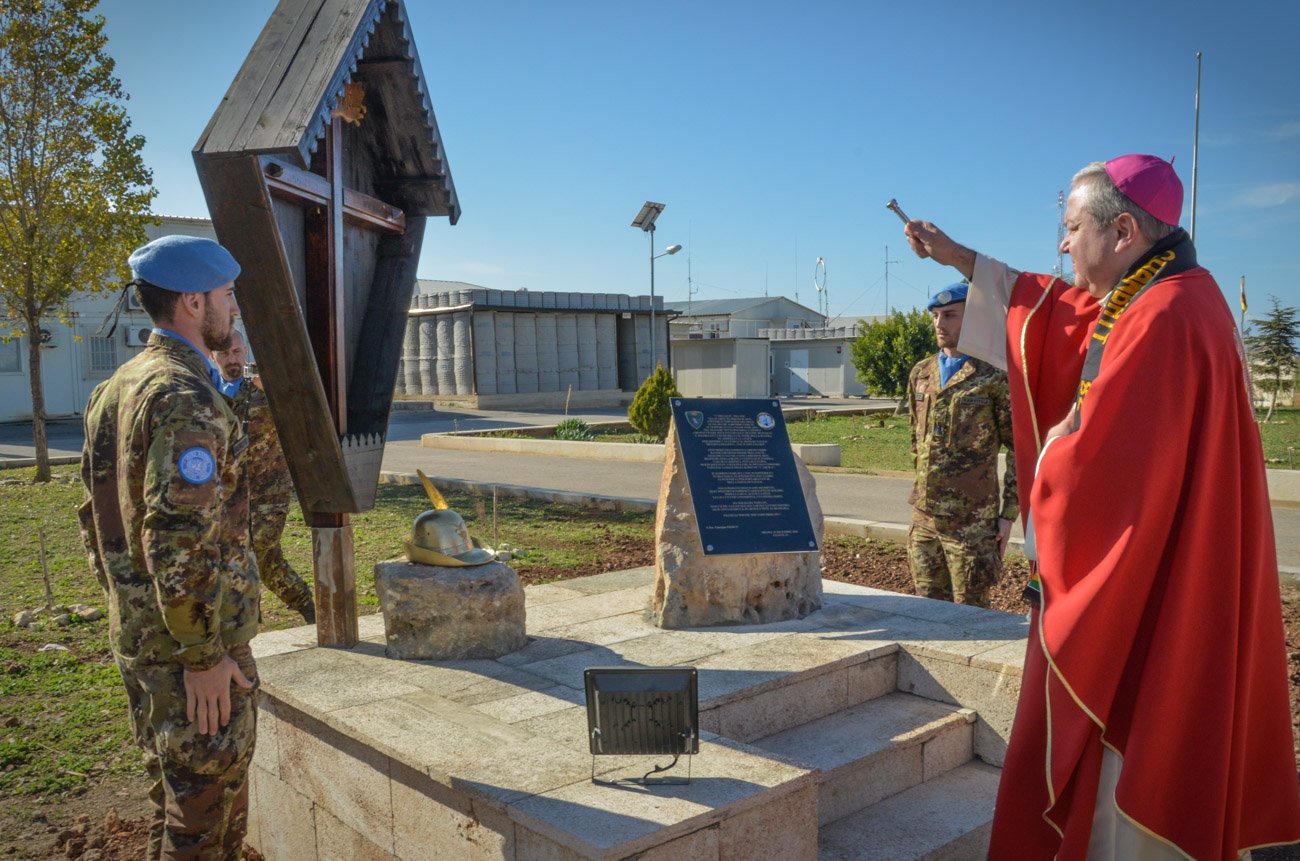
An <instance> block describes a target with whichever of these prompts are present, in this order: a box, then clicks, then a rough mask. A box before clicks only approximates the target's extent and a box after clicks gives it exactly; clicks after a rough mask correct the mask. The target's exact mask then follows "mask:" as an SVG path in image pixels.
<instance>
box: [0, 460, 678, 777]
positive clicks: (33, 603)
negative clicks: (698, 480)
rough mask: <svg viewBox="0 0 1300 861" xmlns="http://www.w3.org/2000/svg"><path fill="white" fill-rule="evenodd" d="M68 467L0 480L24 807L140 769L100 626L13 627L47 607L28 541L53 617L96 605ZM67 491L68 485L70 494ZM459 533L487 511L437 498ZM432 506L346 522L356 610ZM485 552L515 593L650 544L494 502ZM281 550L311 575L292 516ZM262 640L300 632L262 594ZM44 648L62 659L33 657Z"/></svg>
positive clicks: (16, 761)
mask: <svg viewBox="0 0 1300 861" xmlns="http://www.w3.org/2000/svg"><path fill="white" fill-rule="evenodd" d="M74 470H75V468H73V467H63V468H56V470H55V479H56V480H55V481H54V482H52V483H51V484H48V485H32V484H28V483H26V482H28V481H30V479H31V470H14V471H10V472H4V473H0V481H3V480H5V479H7V480H9V482H10V483H0V596H3V597H2V598H0V609H2V610H3V614H2V615H0V795H4V796H24V797H30V798H34V799H36V800H38V801H39V800H41V799H49V798H58V797H62V796H67V795H70V794H78V793H81V792H83V791H85V790H86V789H87V788H89V787H90V786H92V785H94V784H95V783H96V782H98V781H101V780H104V779H105V778H107V777H108V776H110V775H112V774H115V773H120V772H123V771H128V770H134V769H136V768H138V763H139V761H140V757H139V754H138V752H137V751H136V749H135V747H134V744H133V742H132V741H131V738H130V725H129V721H128V718H127V711H126V694H125V692H124V691H123V689H122V685H121V679H120V678H119V677H118V675H117V669H116V667H115V665H114V664H113V658H112V655H111V654H110V652H109V650H108V646H107V631H108V623H107V622H106V621H104V620H100V621H96V622H82V621H75V622H74V624H72V625H69V626H66V627H61V626H55V625H53V624H52V623H51V622H49V621H48V619H49V617H48V616H47V615H45V614H41V615H39V616H38V619H39V622H38V627H35V628H27V629H23V628H16V627H14V625H13V615H14V614H15V613H16V612H18V611H19V610H24V609H26V610H31V609H37V608H43V607H44V606H45V587H44V585H43V578H42V575H41V564H40V558H39V557H40V537H39V536H40V530H41V529H44V531H45V547H46V566H47V567H48V569H49V572H50V581H51V588H52V591H53V593H54V602H55V604H56V605H61V606H71V605H73V604H80V603H85V604H91V605H94V606H99V607H102V606H104V596H103V593H102V591H101V590H100V587H99V584H98V582H96V580H95V579H94V577H93V576H92V575H91V573H90V569H89V566H88V564H87V561H86V556H85V553H84V552H83V550H82V547H81V538H80V535H79V532H78V527H77V517H76V509H77V506H78V505H80V504H81V500H82V494H83V491H82V489H81V485H80V482H79V480H77V479H76V473H75V471H74ZM69 482H71V483H69ZM445 496H446V499H447V501H448V503H449V504H450V505H451V507H452V508H454V509H455V510H456V511H457V512H459V513H460V514H461V515H462V516H463V517H464V518H465V520H466V522H467V523H468V525H469V528H470V531H471V533H472V534H473V535H474V536H475V537H477V538H479V539H480V540H482V541H484V542H485V543H492V541H493V540H494V538H493V527H492V500H491V498H486V499H485V498H483V497H472V496H469V495H467V494H459V493H448V494H445ZM429 507H430V504H429V500H428V497H426V496H425V495H424V491H423V489H422V488H419V487H414V486H393V485H383V486H381V487H380V488H379V492H378V497H377V501H376V505H375V508H374V509H373V510H371V511H368V512H366V513H364V514H359V515H355V516H354V517H353V518H352V524H353V538H354V544H355V550H356V579H357V598H358V604H359V607H358V610H359V612H361V613H363V614H365V613H372V612H376V611H377V609H378V605H377V600H376V598H375V591H374V565H375V563H376V562H380V561H382V560H385V559H392V558H394V557H396V556H399V555H401V554H402V552H403V549H402V539H403V538H405V537H406V535H407V534H408V533H409V531H410V527H411V523H412V522H413V521H414V520H415V517H416V515H418V514H419V513H420V512H422V511H425V510H426V509H428V508H429ZM496 514H497V518H496V520H497V530H496V531H497V537H496V540H498V541H504V542H509V543H510V544H512V545H513V546H514V547H516V548H520V549H523V550H524V551H525V553H526V556H524V557H523V558H520V559H515V560H514V561H512V562H511V563H510V564H511V565H512V566H513V567H514V568H515V569H516V570H517V571H518V572H519V574H520V577H521V578H523V579H524V580H526V581H529V582H533V581H538V582H543V581H545V580H548V579H555V578H557V577H562V576H565V570H566V569H572V568H575V567H579V566H590V565H592V564H594V563H598V562H599V561H600V560H601V558H602V548H604V547H608V546H609V542H610V541H611V539H613V540H617V539H618V538H619V537H621V536H635V537H641V538H644V537H648V536H649V534H650V530H651V529H652V527H653V519H654V515H653V514H652V513H650V512H625V513H615V512H609V511H599V512H598V511H596V510H594V509H580V508H577V507H574V506H554V505H543V504H542V503H538V502H530V501H526V500H518V499H502V500H500V501H499V503H498V505H497V512H496ZM282 546H283V548H284V551H285V555H286V557H287V558H288V559H289V561H290V563H291V564H292V565H293V566H294V568H295V569H296V570H297V571H298V572H299V573H300V574H303V575H304V576H306V577H308V578H310V574H311V533H310V530H308V529H307V528H306V527H305V526H304V524H303V520H302V514H301V512H300V511H298V509H297V508H296V507H295V508H294V510H293V512H292V514H291V515H290V518H289V524H288V526H287V527H286V529H285V534H284V539H283V542H282ZM262 595H263V597H262V613H263V628H264V629H271V628H284V627H289V626H292V625H296V624H300V622H301V619H300V617H299V616H298V615H297V614H296V613H293V612H291V611H289V610H288V609H287V608H286V607H285V606H284V605H283V604H282V603H281V602H280V601H279V600H278V599H277V598H276V597H275V596H274V595H272V594H270V592H269V591H265V590H264V591H263V593H262ZM47 643H55V644H58V645H61V646H64V647H66V648H67V649H68V651H66V652H64V651H47V652H41V651H39V649H40V648H41V647H42V646H44V645H45V644H47Z"/></svg>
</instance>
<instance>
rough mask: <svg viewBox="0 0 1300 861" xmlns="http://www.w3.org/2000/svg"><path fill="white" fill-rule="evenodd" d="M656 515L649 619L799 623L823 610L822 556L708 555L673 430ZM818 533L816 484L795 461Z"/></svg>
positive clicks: (684, 623) (681, 623)
mask: <svg viewBox="0 0 1300 861" xmlns="http://www.w3.org/2000/svg"><path fill="white" fill-rule="evenodd" d="M665 448H666V453H665V459H664V472H663V481H662V483H661V485H660V488H659V511H658V514H657V515H656V517H655V584H654V596H653V599H652V600H651V604H650V621H651V622H652V623H653V624H655V625H658V626H659V627H661V628H699V627H707V626H710V625H731V624H738V625H753V624H762V623H766V622H780V621H783V620H786V619H801V618H803V617H804V616H807V615H808V614H809V613H813V612H815V611H817V610H819V609H821V605H822V572H821V553H820V552H819V551H815V550H814V551H809V552H807V553H752V554H742V555H731V556H705V555H704V548H703V547H702V546H701V545H700V532H699V528H698V526H697V525H696V521H695V509H694V506H693V504H692V501H691V490H690V486H689V484H688V483H687V480H686V468H685V464H684V463H683V462H682V449H681V445H680V443H679V442H678V440H677V435H676V434H675V433H669V435H668V440H667V444H666V446H665ZM794 464H795V469H796V470H797V472H798V474H799V484H800V486H801V488H802V489H803V495H804V500H805V502H806V503H807V505H808V515H809V517H810V518H811V520H812V527H813V532H814V533H815V535H816V537H817V543H818V545H820V544H821V540H822V535H823V532H824V531H825V521H824V518H823V517H822V509H821V505H820V503H818V501H817V485H816V481H815V480H814V479H813V477H812V474H811V473H810V472H808V468H807V467H806V466H804V464H803V461H801V460H800V459H798V458H795V459H794Z"/></svg>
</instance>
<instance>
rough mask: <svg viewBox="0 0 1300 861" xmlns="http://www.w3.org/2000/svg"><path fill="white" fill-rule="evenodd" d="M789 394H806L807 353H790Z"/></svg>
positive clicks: (802, 351)
mask: <svg viewBox="0 0 1300 861" xmlns="http://www.w3.org/2000/svg"><path fill="white" fill-rule="evenodd" d="M790 394H792V395H806V394H808V351H807V350H791V351H790Z"/></svg>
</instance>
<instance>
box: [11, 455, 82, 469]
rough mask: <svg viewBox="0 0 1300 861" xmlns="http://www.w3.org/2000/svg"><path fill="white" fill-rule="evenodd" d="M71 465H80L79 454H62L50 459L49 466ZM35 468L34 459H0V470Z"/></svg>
mask: <svg viewBox="0 0 1300 861" xmlns="http://www.w3.org/2000/svg"><path fill="white" fill-rule="evenodd" d="M71 463H81V455H79V454H63V455H57V456H55V457H51V458H50V466H67V465H68V464H71ZM31 466H36V458H34V457H15V458H6V459H0V470H5V469H24V468H26V467H31Z"/></svg>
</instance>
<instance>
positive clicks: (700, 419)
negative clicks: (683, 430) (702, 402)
mask: <svg viewBox="0 0 1300 861" xmlns="http://www.w3.org/2000/svg"><path fill="white" fill-rule="evenodd" d="M686 421H687V423H688V424H690V426H691V427H693V428H695V430H699V429H700V428H702V427H704V413H702V412H700V411H699V410H688V411H687V412H686Z"/></svg>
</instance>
